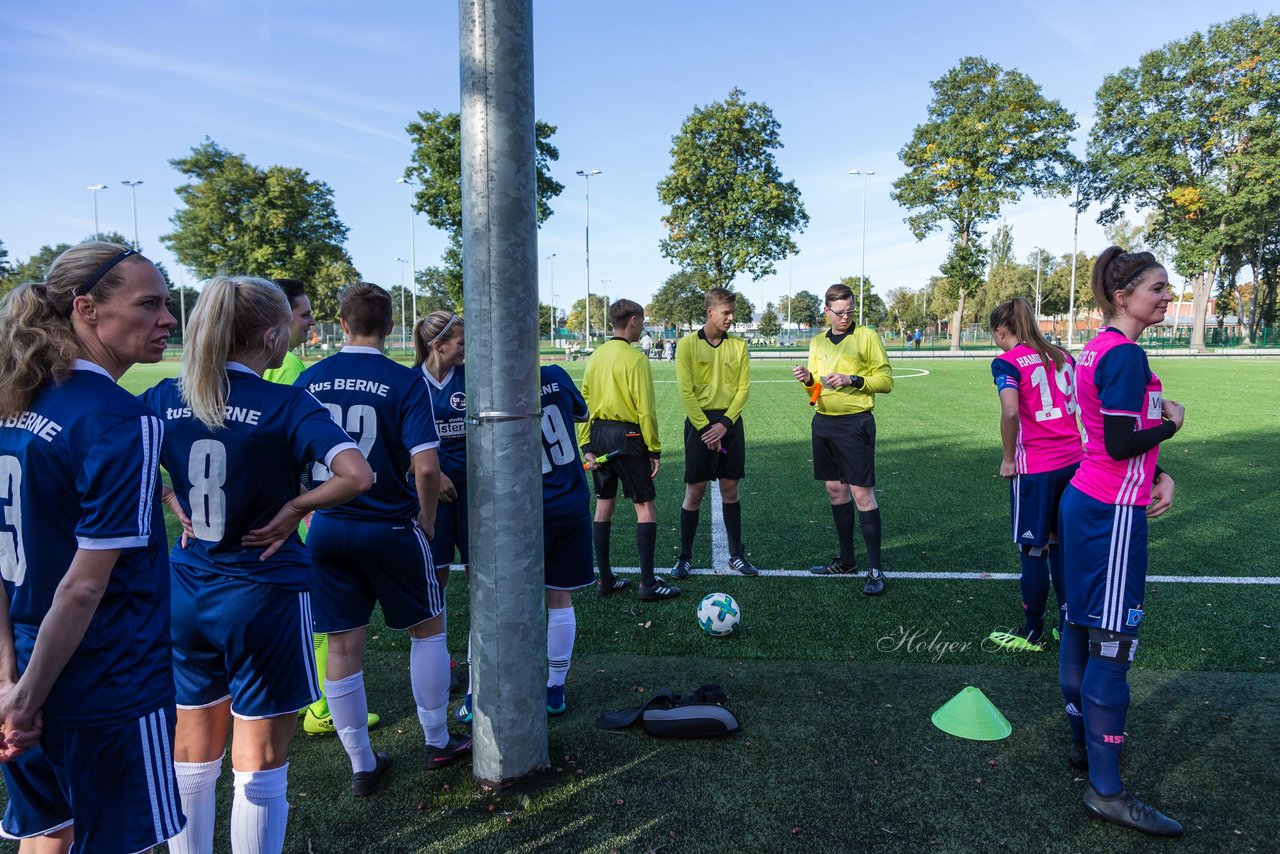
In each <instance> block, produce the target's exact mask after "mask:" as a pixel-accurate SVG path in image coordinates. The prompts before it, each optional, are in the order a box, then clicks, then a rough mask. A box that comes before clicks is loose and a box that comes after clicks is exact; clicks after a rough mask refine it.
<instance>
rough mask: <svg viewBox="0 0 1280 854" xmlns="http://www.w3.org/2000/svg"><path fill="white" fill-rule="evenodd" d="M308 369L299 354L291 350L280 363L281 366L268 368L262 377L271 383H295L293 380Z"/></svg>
mask: <svg viewBox="0 0 1280 854" xmlns="http://www.w3.org/2000/svg"><path fill="white" fill-rule="evenodd" d="M306 369H307V366H306V365H305V364H303V362H302V360H301V359H299V358H298V356H297V354H295V353H294V352H293V351H292V350H290V351H289V352H287V353H285V354H284V361H283V362H281V363H280V367H278V368H267V370H265V371H263V372H262V378H263V379H264V380H266V381H267V382H269V383H279V384H280V385H293V381H294V380H296V379H297V378H298V377H300V376H302V372H303V371H305V370H306Z"/></svg>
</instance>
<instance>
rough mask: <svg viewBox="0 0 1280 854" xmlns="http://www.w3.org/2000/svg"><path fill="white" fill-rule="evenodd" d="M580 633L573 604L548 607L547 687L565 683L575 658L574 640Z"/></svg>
mask: <svg viewBox="0 0 1280 854" xmlns="http://www.w3.org/2000/svg"><path fill="white" fill-rule="evenodd" d="M577 634H578V620H577V617H576V616H575V615H574V613H573V606H572V605H570V606H569V607H568V608H548V609H547V687H548V688H553V687H557V686H560V685H563V684H564V680H565V677H566V676H568V675H569V662H570V660H571V659H572V658H573V641H574V638H575V637H576V636H577Z"/></svg>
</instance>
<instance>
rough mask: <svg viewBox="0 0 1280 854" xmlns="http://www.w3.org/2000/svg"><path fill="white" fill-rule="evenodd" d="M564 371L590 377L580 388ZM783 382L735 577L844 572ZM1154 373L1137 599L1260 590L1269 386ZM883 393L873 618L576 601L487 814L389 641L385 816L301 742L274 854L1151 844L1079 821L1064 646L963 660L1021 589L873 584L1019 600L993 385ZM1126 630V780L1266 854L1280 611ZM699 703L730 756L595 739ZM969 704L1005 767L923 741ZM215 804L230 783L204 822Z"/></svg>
mask: <svg viewBox="0 0 1280 854" xmlns="http://www.w3.org/2000/svg"><path fill="white" fill-rule="evenodd" d="M890 355H891V358H892V354H890ZM568 367H569V369H570V371H571V373H572V374H573V375H574V376H575V377H578V376H580V375H581V363H577V364H570V365H569V366H568ZM789 367H790V362H786V363H773V362H769V363H757V364H753V366H752V370H753V379H755V380H756V381H757V382H756V384H755V385H753V387H752V397H751V402H750V404H749V405H748V408H747V411H746V424H747V431H748V432H747V435H748V442H749V445H748V447H749V453H748V478H747V479H746V480H745V481H744V482H743V499H742V501H743V525H744V531H745V540H746V544H747V548H748V553H749V557H750V558H751V560H752V561H753V562H754V563H755V564H756V565H757V566H759V567H761V568H764V569H792V570H795V569H804V568H807V567H808V566H810V565H812V564H818V563H825V562H826V561H827V560H828V559H829V558H830V556H831V554H832V553H833V552H832V550H833V548H834V530H833V528H832V524H831V517H830V512H829V510H828V508H827V505H826V501H825V497H824V492H823V489H822V487H821V485H820V484H818V483H816V482H814V481H813V480H812V478H811V470H810V468H809V459H810V455H809V440H808V421H809V418H810V413H811V411H812V410H810V409H809V407H808V406H807V405H805V396H804V395H803V393H802V392H801V391H800V388H799V386H798V385H797V384H795V383H794V382H786V381H785V380H786V379H787V377H789ZM1153 367H1154V369H1155V370H1156V372H1157V373H1159V374H1160V376H1161V378H1162V380H1163V382H1164V387H1165V393H1166V394H1167V395H1168V396H1169V397H1170V398H1173V399H1175V400H1178V401H1179V402H1181V403H1183V404H1185V405H1186V407H1187V422H1186V427H1185V428H1184V429H1183V430H1182V431H1181V432H1180V433H1179V434H1178V435H1177V436H1175V437H1174V438H1173V439H1172V440H1170V441H1169V442H1167V443H1166V444H1165V445H1164V447H1163V449H1162V454H1161V464H1162V466H1163V467H1165V468H1166V469H1167V470H1168V471H1169V472H1170V474H1172V475H1173V477H1174V478H1175V481H1176V483H1177V494H1176V497H1175V506H1174V509H1173V510H1172V511H1170V512H1169V513H1168V514H1167V515H1166V516H1165V517H1164V518H1162V519H1160V520H1157V521H1156V522H1153V523H1152V526H1151V549H1150V554H1151V570H1150V571H1151V574H1153V575H1172V576H1200V577H1221V576H1233V577H1257V578H1264V577H1275V576H1280V560H1277V557H1276V555H1277V554H1280V523H1277V521H1276V515H1277V510H1280V502H1278V501H1277V500H1276V498H1275V489H1274V483H1275V475H1276V470H1277V463H1276V461H1277V460H1280V418H1278V416H1280V405H1277V401H1280V361H1275V360H1267V359H1231V360H1227V359H1203V360H1190V359H1174V358H1170V359H1157V360H1153ZM922 370H925V371H928V374H927V375H920V373H921V371H922ZM162 372H163V374H164V375H168V374H171V373H172V372H173V366H172V365H162V366H156V367H153V368H149V369H145V370H137V371H136V372H135V373H134V374H131V375H130V376H129V377H127V378H126V384H127V385H130V386H131V387H136V388H142V387H145V386H146V385H148V384H150V382H154V380H155V378H157V377H158V376H159V375H161V374H162ZM896 372H897V373H900V374H902V375H904V376H903V378H902V379H901V380H900V381H899V382H898V384H897V387H896V388H895V390H894V392H893V393H892V394H891V395H887V396H883V397H881V398H880V399H879V400H878V403H877V408H876V418H877V425H878V454H877V491H878V493H879V498H880V503H881V507H882V509H883V515H884V531H885V548H884V569H885V571H886V572H887V573H888V574H889V584H890V588H889V592H888V594H887V595H886V596H884V597H882V598H879V599H868V598H866V597H863V596H862V595H861V592H860V590H861V584H860V582H858V581H857V580H854V579H847V578H827V579H810V578H783V577H768V576H765V577H761V578H756V579H747V578H742V577H739V576H736V575H733V576H723V577H719V576H706V575H695V576H694V577H693V578H691V579H689V580H688V581H687V582H684V583H683V584H684V586H685V588H686V593H685V596H684V597H682V598H681V599H680V600H677V601H675V602H661V603H641V602H638V601H637V600H635V598H634V597H633V596H630V595H628V594H621V595H616V596H614V597H611V598H609V599H599V598H598V597H596V596H595V595H594V593H592V592H590V591H588V592H586V593H582V594H579V595H578V596H577V597H576V598H575V603H576V606H577V612H578V642H577V646H576V649H575V657H574V663H573V669H572V671H571V672H570V675H569V681H568V689H567V697H568V702H569V713H568V714H567V715H566V716H565V717H563V718H558V719H553V720H551V721H550V724H549V731H550V756H551V760H552V767H551V770H549V771H548V772H547V773H545V774H543V775H540V776H539V777H538V778H537V779H534V780H531V781H530V782H528V783H526V784H522V785H520V786H517V787H515V788H513V789H510V790H506V791H503V792H499V793H496V794H490V793H485V792H483V791H481V790H480V789H479V788H478V787H476V786H475V785H474V784H473V783H472V782H471V778H470V774H469V768H468V767H467V765H466V764H465V763H464V764H462V765H461V766H459V767H450V768H447V769H444V770H441V771H437V772H426V771H424V770H421V766H420V762H421V747H420V745H421V730H420V728H419V726H418V723H417V718H416V715H415V713H414V709H413V703H412V699H411V697H410V694H409V689H408V673H407V654H408V641H407V638H406V637H405V636H404V635H403V634H399V633H393V632H387V631H385V630H383V629H380V628H375V630H374V631H373V632H372V636H371V642H370V649H369V655H368V661H367V666H366V680H367V684H368V686H369V695H370V708H371V709H372V710H374V711H377V712H379V713H381V714H382V715H383V718H384V726H383V727H382V728H381V729H379V730H376V731H374V733H373V744H374V747H375V749H377V750H389V751H390V752H391V754H392V758H393V761H394V762H395V766H394V767H393V770H392V772H391V774H390V777H389V779H388V781H387V783H386V784H385V786H384V788H383V789H382V790H380V791H379V793H378V794H377V795H376V796H374V797H372V798H368V799H364V800H360V801H357V800H355V799H354V798H352V797H351V796H350V795H349V793H348V791H347V784H348V779H349V766H348V765H347V762H346V758H345V754H344V753H343V752H342V750H341V747H340V746H339V745H338V743H337V741H336V739H332V738H328V739H309V738H303V737H301V735H299V737H298V738H297V739H296V740H295V741H294V745H293V748H292V755H291V763H290V793H289V797H290V802H291V804H292V805H293V807H294V811H293V814H292V816H291V820H290V827H289V835H288V839H287V842H286V850H289V851H303V852H338V851H343V852H345V851H370V852H375V851H377V852H381V851H388V852H400V851H404V852H411V851H451V850H466V851H548V852H550V851H599V852H609V851H635V852H647V851H654V850H661V851H664V852H685V851H708V852H710V851H726V850H729V851H778V850H795V851H846V850H848V851H855V850H856V851H866V850H872V851H971V850H1006V851H1017V850H1027V851H1067V852H1069V851H1129V850H1135V851H1136V850H1146V849H1148V848H1150V847H1151V846H1152V845H1153V844H1156V843H1153V842H1152V841H1150V840H1147V839H1145V838H1144V837H1141V836H1139V835H1137V834H1133V833H1132V832H1127V831H1123V830H1119V829H1115V828H1111V827H1107V826H1102V825H1099V824H1097V823H1095V822H1092V821H1091V820H1089V819H1088V818H1086V817H1085V815H1084V814H1083V812H1082V810H1081V808H1080V804H1079V801H1080V796H1081V793H1082V791H1083V786H1084V778H1083V777H1082V776H1081V775H1080V774H1078V773H1075V772H1072V771H1071V770H1070V769H1069V768H1068V766H1067V764H1066V751H1067V747H1068V737H1067V730H1066V725H1065V721H1064V720H1063V713H1062V710H1061V704H1062V701H1061V695H1060V694H1059V692H1058V687H1057V678H1056V654H1055V653H1056V647H1055V646H1053V645H1050V648H1049V650H1048V651H1047V652H1045V653H1043V654H1038V655H1029V654H1014V653H1005V652H995V651H991V650H990V649H989V647H988V646H986V645H984V644H983V643H982V639H983V638H984V637H985V636H986V634H987V633H988V632H990V631H991V630H992V629H994V628H996V627H1007V626H1009V625H1011V624H1015V623H1017V622H1019V612H1018V590H1017V584H1016V583H1015V582H1013V581H965V580H949V579H943V578H941V577H939V579H938V580H933V579H928V580H905V579H900V578H899V579H895V578H894V577H893V573H894V572H895V571H932V572H938V573H946V572H983V571H990V572H1004V573H1011V572H1016V571H1017V558H1016V555H1015V553H1014V550H1013V547H1012V546H1011V544H1010V543H1009V539H1010V538H1009V530H1008V503H1007V487H1006V485H1005V483H1004V482H1003V481H1001V480H1000V479H999V478H997V477H995V471H996V467H997V464H998V462H999V439H998V428H997V414H998V406H997V403H996V399H995V393H994V390H993V387H992V385H991V380H990V373H989V371H988V369H987V361H986V360H957V361H948V360H912V361H909V362H908V361H905V360H904V361H903V362H902V363H901V364H899V365H897V366H896ZM906 374H914V375H918V376H913V377H910V378H908V377H906V376H905V375H906ZM654 376H655V380H656V381H657V393H658V402H659V408H660V411H661V412H662V416H661V426H662V432H663V436H664V438H665V439H666V447H667V449H668V452H667V454H666V455H665V456H664V466H663V468H662V470H661V472H660V473H659V476H658V479H659V483H658V496H659V497H658V514H659V539H658V555H659V563H660V564H663V563H667V562H668V561H670V560H674V556H675V553H676V550H677V545H678V532H677V529H676V523H677V519H678V507H679V502H680V495H681V474H682V472H681V469H682V466H681V461H680V456H681V455H680V450H679V437H680V435H681V432H680V424H681V418H682V416H681V415H680V411H679V403H678V399H677V396H676V392H675V386H674V384H673V382H671V381H672V380H674V371H673V369H672V367H671V366H670V365H669V364H655V365H654ZM769 380H774V381H776V382H768V381H769ZM710 517H711V513H710V511H709V508H707V507H706V506H705V505H704V510H703V514H702V525H701V526H700V530H699V540H698V544H697V547H696V549H695V555H694V564H695V566H702V567H706V566H708V565H709V562H710V551H711V544H710V535H709V531H708V529H709V527H710ZM632 518H633V517H632V516H631V515H630V511H629V510H628V509H627V508H626V506H625V504H620V509H619V513H618V514H617V516H616V517H615V523H614V531H615V535H614V548H613V561H614V563H615V564H616V565H620V566H627V565H634V564H635V562H636V560H635V552H634V538H633V537H632V536H631V535H630V531H631V525H630V522H631V520H632ZM855 543H858V539H857V537H855ZM858 545H859V548H861V545H860V543H858ZM660 571H661V570H660ZM715 590H723V591H724V592H728V593H730V594H732V595H733V596H734V597H735V598H737V599H738V601H739V602H740V603H741V604H742V607H743V611H744V620H743V625H742V628H741V630H740V631H739V632H738V633H737V634H735V635H734V636H731V637H729V638H726V639H712V638H709V637H706V636H704V635H702V633H701V632H700V630H699V629H698V628H697V626H696V624H695V622H694V609H695V607H696V604H697V600H698V599H699V598H700V597H701V596H702V595H704V594H706V593H709V592H712V591H715ZM450 594H451V595H450V621H449V635H450V641H449V645H450V648H451V649H452V650H453V651H454V654H455V657H458V658H461V657H462V656H463V655H464V654H465V647H466V631H467V616H466V602H465V595H463V594H464V582H463V578H462V577H461V576H460V575H456V574H455V577H454V579H453V580H452V582H451V584H450ZM1146 605H1147V610H1148V619H1147V620H1146V621H1145V622H1144V624H1143V630H1142V645H1141V648H1140V650H1139V652H1138V657H1137V663H1136V666H1135V668H1134V669H1133V671H1132V672H1131V679H1130V681H1131V684H1132V686H1133V705H1132V708H1131V711H1130V715H1129V720H1128V727H1127V729H1128V742H1127V744H1128V746H1127V749H1126V752H1125V758H1124V760H1123V765H1122V771H1123V773H1124V776H1125V778H1126V781H1127V782H1128V783H1129V784H1130V785H1131V787H1132V788H1133V790H1134V791H1135V793H1136V794H1137V795H1138V796H1139V797H1142V798H1144V799H1146V800H1148V801H1150V802H1151V803H1153V804H1155V805H1156V806H1158V807H1160V808H1162V809H1163V810H1165V811H1166V812H1168V813H1169V814H1170V815H1172V816H1174V817H1176V818H1178V819H1180V820H1181V821H1183V823H1184V824H1185V825H1186V828H1187V836H1186V838H1185V839H1184V840H1182V841H1181V842H1179V843H1176V844H1177V845H1178V846H1179V849H1180V850H1187V851H1210V850H1212V851H1219V850H1239V851H1273V850H1277V848H1280V813H1278V812H1277V810H1275V809H1274V792H1275V791H1277V789H1280V770H1278V768H1277V765H1276V763H1275V761H1274V755H1275V744H1276V743H1277V740H1278V736H1280V725H1278V724H1277V722H1276V708H1277V705H1278V704H1280V672H1278V668H1277V646H1278V645H1280V644H1278V641H1280V587H1277V586H1275V585H1241V584H1224V583H1209V584H1190V583H1173V582H1162V583H1152V584H1149V585H1148V590H1147V601H1146ZM703 682H715V683H718V684H720V685H722V686H723V687H724V688H725V689H726V690H727V692H728V694H729V705H730V707H731V708H733V709H734V711H735V712H736V713H737V714H738V716H739V717H740V718H741V720H742V723H743V732H742V733H741V734H739V735H737V736H734V737H732V738H729V739H724V740H718V741H706V742H677V741H661V740H657V739H653V738H650V737H648V736H646V735H645V734H644V733H643V732H641V731H639V730H636V731H628V732H625V733H621V734H619V733H613V732H606V731H602V730H597V729H595V728H594V726H593V723H594V719H595V715H596V714H597V713H598V712H600V711H604V710H609V709H617V708H622V707H625V706H629V705H635V704H636V703H638V702H641V701H642V700H643V699H644V698H645V697H646V696H648V695H649V694H650V693H652V692H653V691H655V690H657V689H658V688H662V687H671V688H674V689H675V690H676V691H677V692H682V693H683V692H687V691H689V690H692V689H693V688H694V687H696V686H697V685H699V684H701V683H703ZM966 684H973V685H977V686H978V687H980V688H981V689H982V690H983V691H984V693H986V695H987V696H988V697H989V698H990V699H991V700H992V701H993V702H994V703H995V704H996V706H997V707H999V709H1000V710H1001V711H1002V712H1003V713H1004V715H1005V716H1006V717H1007V718H1008V719H1009V720H1010V722H1011V723H1012V725H1013V734H1012V735H1011V736H1010V737H1009V738H1008V739H1005V740H1004V741H999V742H973V741H964V740H960V739H956V738H953V737H951V736H948V735H945V734H943V733H941V732H940V731H938V730H936V729H935V728H933V726H932V725H931V724H930V722H929V716H930V714H931V713H932V712H933V711H934V710H935V709H936V708H937V707H938V706H940V705H942V704H943V703H944V702H946V701H947V700H948V699H949V698H950V697H952V696H953V695H954V694H955V693H957V692H958V691H959V690H960V689H961V688H963V687H964V686H965V685H966ZM454 726H455V727H456V726H457V725H456V724H454ZM1268 757H1271V758H1268ZM229 797H230V772H229V770H224V773H223V777H222V779H221V781H220V798H221V801H220V803H221V805H222V808H223V810H224V812H223V815H224V816H225V810H226V808H227V807H228V805H229ZM219 824H220V827H219V837H218V843H217V847H218V850H225V849H226V836H225V821H220V823H219Z"/></svg>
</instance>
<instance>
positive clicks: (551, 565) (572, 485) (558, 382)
mask: <svg viewBox="0 0 1280 854" xmlns="http://www.w3.org/2000/svg"><path fill="white" fill-rule="evenodd" d="M540 381H541V385H542V525H543V537H542V545H543V564H544V567H545V574H546V579H545V582H546V587H547V713H548V714H551V715H562V714H564V713H565V711H566V709H567V708H568V707H567V705H566V704H565V699H564V682H565V677H566V676H568V674H569V663H570V660H571V659H572V657H573V643H574V640H575V637H576V635H577V628H578V623H577V619H576V618H575V616H574V612H573V600H572V599H571V598H570V594H571V593H572V591H574V590H581V589H582V588H584V587H590V586H591V584H592V583H593V582H594V581H595V570H594V568H593V566H592V561H591V492H590V490H589V489H588V487H587V479H586V477H585V476H584V475H583V470H582V457H581V456H579V454H578V441H577V430H576V426H575V425H576V424H578V423H583V422H585V421H586V420H587V416H588V413H587V403H586V401H585V400H583V398H582V393H581V392H579V391H578V388H577V386H575V385H574V384H573V380H571V379H570V378H569V375H568V374H567V373H565V370H564V368H562V367H560V366H559V365H543V366H542V368H541V380H540ZM458 718H459V719H460V720H464V721H469V720H471V694H470V693H468V694H467V697H466V700H464V701H463V703H462V706H461V707H460V708H459V709H458Z"/></svg>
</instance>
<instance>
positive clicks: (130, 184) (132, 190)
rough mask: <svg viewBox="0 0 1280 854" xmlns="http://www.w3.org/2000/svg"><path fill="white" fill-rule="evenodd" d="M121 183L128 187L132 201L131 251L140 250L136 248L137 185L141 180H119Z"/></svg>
mask: <svg viewBox="0 0 1280 854" xmlns="http://www.w3.org/2000/svg"><path fill="white" fill-rule="evenodd" d="M120 183H121V184H123V185H124V186H126V187H128V188H129V199H130V201H132V202H133V251H134V252H141V251H142V250H140V249H139V248H138V191H137V189H136V188H137V186H138V185H139V184H141V183H143V182H142V181H121V182H120Z"/></svg>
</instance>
